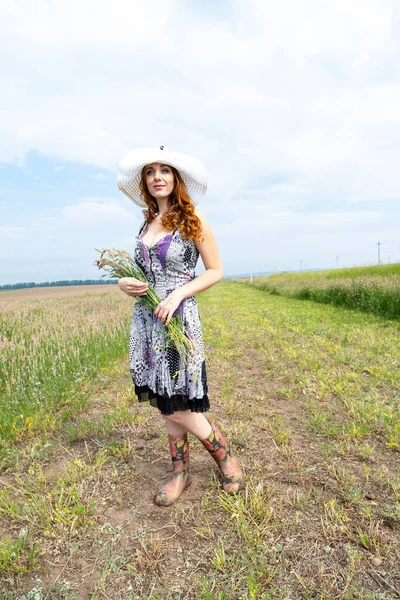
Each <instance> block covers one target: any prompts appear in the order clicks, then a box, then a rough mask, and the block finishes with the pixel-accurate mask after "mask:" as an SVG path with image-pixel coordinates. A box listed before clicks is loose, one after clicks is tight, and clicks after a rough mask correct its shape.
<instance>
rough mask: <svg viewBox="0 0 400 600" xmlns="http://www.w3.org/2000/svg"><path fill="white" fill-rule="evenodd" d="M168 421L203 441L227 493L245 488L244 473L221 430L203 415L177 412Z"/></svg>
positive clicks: (186, 411)
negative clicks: (219, 472)
mask: <svg viewBox="0 0 400 600" xmlns="http://www.w3.org/2000/svg"><path fill="white" fill-rule="evenodd" d="M168 419H170V420H171V421H172V422H173V423H174V424H177V425H180V426H181V427H182V428H185V429H186V430H187V431H190V433H193V435H195V436H196V437H197V438H198V439H199V440H200V441H201V443H202V444H203V446H204V448H206V450H208V452H209V453H210V454H211V456H212V457H213V459H214V460H215V462H216V463H217V465H218V466H219V468H220V470H221V472H222V474H223V476H224V478H223V483H222V487H223V488H224V490H225V491H226V492H228V493H231V492H237V491H239V490H240V488H242V487H243V473H242V470H241V468H240V465H239V461H238V459H237V458H236V456H235V455H234V454H233V451H232V448H231V447H230V445H229V444H228V442H227V441H226V440H225V438H224V437H223V435H222V433H221V431H220V430H219V428H218V427H217V426H216V425H215V424H213V423H210V422H209V421H208V420H207V419H206V418H205V416H204V414H203V413H192V412H191V411H189V410H185V411H177V412H175V413H174V414H173V415H171V416H170V417H168Z"/></svg>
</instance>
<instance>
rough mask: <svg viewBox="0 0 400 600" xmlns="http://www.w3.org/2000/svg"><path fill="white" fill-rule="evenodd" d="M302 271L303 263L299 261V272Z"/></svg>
mask: <svg viewBox="0 0 400 600" xmlns="http://www.w3.org/2000/svg"><path fill="white" fill-rule="evenodd" d="M302 270H303V261H302V260H301V261H300V271H302Z"/></svg>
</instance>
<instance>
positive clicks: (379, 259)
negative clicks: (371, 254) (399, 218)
mask: <svg viewBox="0 0 400 600" xmlns="http://www.w3.org/2000/svg"><path fill="white" fill-rule="evenodd" d="M381 245H382V244H381V242H380V240H378V243H377V246H378V265H380V264H381Z"/></svg>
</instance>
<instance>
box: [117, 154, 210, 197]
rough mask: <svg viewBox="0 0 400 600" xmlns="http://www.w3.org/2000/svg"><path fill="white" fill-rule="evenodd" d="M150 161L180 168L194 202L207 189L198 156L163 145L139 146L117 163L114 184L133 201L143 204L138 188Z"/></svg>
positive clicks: (203, 171) (178, 169)
mask: <svg viewBox="0 0 400 600" xmlns="http://www.w3.org/2000/svg"><path fill="white" fill-rule="evenodd" d="M153 162H157V163H161V164H163V165H169V166H170V167H174V168H175V169H177V171H179V174H180V176H181V177H182V180H183V182H184V184H185V187H186V191H187V193H188V195H189V197H190V199H191V200H192V202H193V204H195V205H196V204H198V203H199V201H200V199H201V198H202V197H203V196H204V194H205V193H206V191H207V175H206V171H205V168H204V165H203V164H202V163H201V161H200V160H198V159H197V158H195V157H194V156H190V155H189V154H183V153H182V152H172V151H171V150H169V149H168V148H165V147H156V148H152V147H150V148H138V149H136V150H132V151H131V152H129V153H128V154H126V155H125V156H124V157H123V159H122V160H121V161H120V163H119V165H118V174H117V184H118V189H119V190H121V192H123V193H124V194H125V195H126V196H128V198H129V199H130V200H132V202H134V203H135V204H137V205H138V206H140V207H141V208H146V207H147V204H146V202H145V200H144V198H143V196H142V194H141V191H140V180H141V175H142V169H143V167H145V166H146V165H149V164H151V163H153Z"/></svg>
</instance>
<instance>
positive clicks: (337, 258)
mask: <svg viewBox="0 0 400 600" xmlns="http://www.w3.org/2000/svg"><path fill="white" fill-rule="evenodd" d="M338 261H339V257H338V256H337V257H336V268H338Z"/></svg>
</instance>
